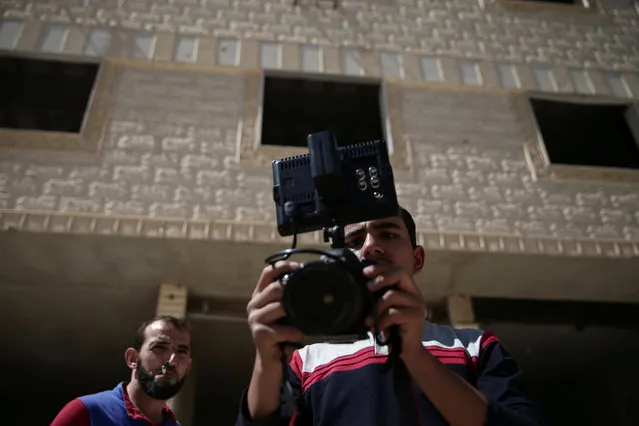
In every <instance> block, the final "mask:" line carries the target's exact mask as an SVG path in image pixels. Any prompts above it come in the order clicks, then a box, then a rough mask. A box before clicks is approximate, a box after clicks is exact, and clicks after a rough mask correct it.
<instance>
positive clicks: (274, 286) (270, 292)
mask: <svg viewBox="0 0 639 426" xmlns="http://www.w3.org/2000/svg"><path fill="white" fill-rule="evenodd" d="M283 291H284V289H283V287H282V283H281V282H279V281H274V282H272V283H270V284H269V285H268V286H266V287H265V288H264V289H263V290H262V291H261V292H259V293H256V294H254V295H253V297H252V298H251V300H250V301H249V303H248V305H247V306H246V311H247V312H249V313H250V312H251V311H253V310H255V309H260V308H262V307H264V306H266V305H268V304H269V303H272V302H278V301H280V300H282V294H283Z"/></svg>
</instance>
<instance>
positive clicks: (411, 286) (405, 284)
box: [368, 268, 419, 294]
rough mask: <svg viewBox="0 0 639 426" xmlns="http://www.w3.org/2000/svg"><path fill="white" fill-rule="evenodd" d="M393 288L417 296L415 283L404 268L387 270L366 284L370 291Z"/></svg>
mask: <svg viewBox="0 0 639 426" xmlns="http://www.w3.org/2000/svg"><path fill="white" fill-rule="evenodd" d="M393 286H396V287H397V288H398V289H399V290H402V291H405V292H408V293H412V294H419V290H418V289H417V286H416V285H415V282H414V281H413V279H412V278H411V276H410V275H409V274H408V272H407V271H406V269H404V268H393V269H389V270H387V271H384V272H383V273H382V274H380V275H377V276H376V277H375V278H373V279H372V280H371V281H369V282H368V288H369V289H370V290H371V291H378V290H381V289H384V288H386V287H393Z"/></svg>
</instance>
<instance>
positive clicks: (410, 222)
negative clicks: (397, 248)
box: [399, 206, 417, 248]
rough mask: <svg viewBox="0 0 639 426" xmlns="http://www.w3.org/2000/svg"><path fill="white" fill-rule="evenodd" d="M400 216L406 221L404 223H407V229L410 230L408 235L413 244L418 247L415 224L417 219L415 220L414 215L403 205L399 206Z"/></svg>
mask: <svg viewBox="0 0 639 426" xmlns="http://www.w3.org/2000/svg"><path fill="white" fill-rule="evenodd" d="M399 216H400V217H401V218H402V220H403V221H404V225H406V229H407V230H408V236H409V237H410V242H411V244H412V245H413V248H416V247H417V230H416V229H417V228H416V226H415V221H414V220H413V216H411V214H410V213H409V212H408V210H406V209H405V208H403V207H401V206H400V207H399Z"/></svg>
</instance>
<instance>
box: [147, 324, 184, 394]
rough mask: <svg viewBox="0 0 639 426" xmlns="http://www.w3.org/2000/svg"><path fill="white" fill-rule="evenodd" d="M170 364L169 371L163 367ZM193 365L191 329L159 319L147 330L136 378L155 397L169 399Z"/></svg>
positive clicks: (180, 385) (182, 382)
mask: <svg viewBox="0 0 639 426" xmlns="http://www.w3.org/2000/svg"><path fill="white" fill-rule="evenodd" d="M163 365H166V367H167V368H166V372H165V373H163V372H162V366H163ZM190 366H191V337H190V335H189V333H188V332H187V331H183V330H178V329H176V328H175V327H173V326H172V325H171V324H169V323H166V322H162V321H157V322H154V323H153V324H151V325H149V326H148V327H147V329H146V340H145V341H144V344H143V345H142V348H141V349H140V352H139V355H138V363H137V366H136V369H135V378H136V379H137V380H138V382H139V384H140V388H141V389H142V391H143V392H144V393H145V394H147V395H148V396H150V397H151V398H154V399H158V400H167V399H170V398H171V397H173V396H175V395H176V394H177V393H178V391H179V390H180V388H181V387H182V385H183V384H184V381H185V380H186V375H187V373H188V371H189V369H190Z"/></svg>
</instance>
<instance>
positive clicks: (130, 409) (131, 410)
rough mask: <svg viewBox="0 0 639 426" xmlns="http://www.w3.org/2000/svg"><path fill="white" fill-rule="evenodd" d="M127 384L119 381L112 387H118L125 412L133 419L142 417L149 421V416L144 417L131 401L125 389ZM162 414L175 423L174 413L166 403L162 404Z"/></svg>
mask: <svg viewBox="0 0 639 426" xmlns="http://www.w3.org/2000/svg"><path fill="white" fill-rule="evenodd" d="M127 385H128V382H120V383H119V384H118V385H117V386H116V388H115V389H114V390H116V391H117V390H118V389H119V394H120V396H121V397H122V400H123V401H124V405H125V407H126V413H127V414H128V416H129V417H130V418H131V419H133V420H137V419H143V420H146V421H148V422H149V423H150V420H149V418H148V417H146V416H145V415H144V414H142V413H141V412H140V410H138V408H137V407H136V406H135V405H134V404H133V402H132V401H131V399H130V398H129V393H128V392H127V390H126V387H127ZM162 414H163V415H164V416H163V417H164V418H165V419H166V418H167V417H168V418H169V419H171V420H172V421H173V422H174V423H177V419H176V418H175V414H174V413H173V411H171V409H170V408H169V406H168V405H166V404H164V407H162Z"/></svg>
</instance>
